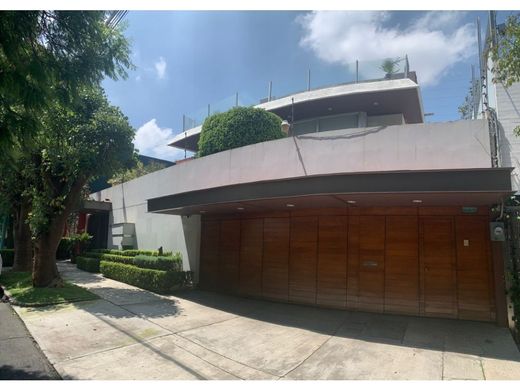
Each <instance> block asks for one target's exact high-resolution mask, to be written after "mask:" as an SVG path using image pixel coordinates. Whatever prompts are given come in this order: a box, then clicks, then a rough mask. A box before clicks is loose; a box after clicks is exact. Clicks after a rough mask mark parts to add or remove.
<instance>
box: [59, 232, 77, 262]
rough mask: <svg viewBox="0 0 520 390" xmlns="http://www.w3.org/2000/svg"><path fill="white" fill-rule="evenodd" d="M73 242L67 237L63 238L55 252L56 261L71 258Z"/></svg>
mask: <svg viewBox="0 0 520 390" xmlns="http://www.w3.org/2000/svg"><path fill="white" fill-rule="evenodd" d="M73 245H74V242H73V241H72V240H71V239H70V238H69V237H63V238H62V239H61V240H60V243H59V244H58V249H57V250H56V259H58V260H66V259H70V258H71V257H72V246H73Z"/></svg>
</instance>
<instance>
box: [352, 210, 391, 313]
mask: <svg viewBox="0 0 520 390" xmlns="http://www.w3.org/2000/svg"><path fill="white" fill-rule="evenodd" d="M384 271H385V217H376V216H370V217H368V216H361V217H359V271H358V275H359V281H358V283H359V286H358V307H359V308H360V309H363V310H370V311H377V312H382V311H383V310H384V293H385V272H384Z"/></svg>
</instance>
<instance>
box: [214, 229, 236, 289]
mask: <svg viewBox="0 0 520 390" xmlns="http://www.w3.org/2000/svg"><path fill="white" fill-rule="evenodd" d="M239 266H240V220H239V219H232V220H224V221H222V222H221V223H220V246H219V273H218V275H219V285H220V290H221V291H225V292H231V293H235V292H238V284H239Z"/></svg>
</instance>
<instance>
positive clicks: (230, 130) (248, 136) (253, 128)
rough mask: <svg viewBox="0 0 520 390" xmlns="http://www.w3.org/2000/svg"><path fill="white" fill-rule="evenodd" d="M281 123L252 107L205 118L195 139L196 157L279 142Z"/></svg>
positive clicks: (262, 110) (233, 109)
mask: <svg viewBox="0 0 520 390" xmlns="http://www.w3.org/2000/svg"><path fill="white" fill-rule="evenodd" d="M281 124H282V119H281V118H280V117H279V116H278V115H276V114H273V113H272V112H268V111H266V110H264V109H261V108H254V107H235V108H232V109H231V110H229V111H227V112H223V113H218V114H213V115H211V116H209V117H208V118H206V120H205V121H204V124H203V125H202V131H201V134H200V139H199V144H198V146H199V156H201V157H202V156H207V155H209V154H213V153H218V152H222V151H224V150H229V149H234V148H239V147H241V146H246V145H251V144H256V143H258V142H264V141H271V140H274V139H279V138H283V137H284V136H285V135H284V133H283V132H282V130H281V127H280V126H281Z"/></svg>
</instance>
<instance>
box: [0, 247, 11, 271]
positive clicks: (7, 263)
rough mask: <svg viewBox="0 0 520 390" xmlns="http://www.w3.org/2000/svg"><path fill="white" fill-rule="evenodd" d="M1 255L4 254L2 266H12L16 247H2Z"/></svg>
mask: <svg viewBox="0 0 520 390" xmlns="http://www.w3.org/2000/svg"><path fill="white" fill-rule="evenodd" d="M0 256H2V266H3V267H12V266H13V263H14V249H0Z"/></svg>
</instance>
